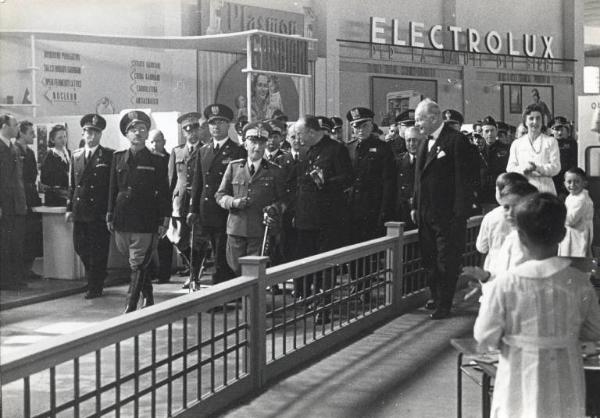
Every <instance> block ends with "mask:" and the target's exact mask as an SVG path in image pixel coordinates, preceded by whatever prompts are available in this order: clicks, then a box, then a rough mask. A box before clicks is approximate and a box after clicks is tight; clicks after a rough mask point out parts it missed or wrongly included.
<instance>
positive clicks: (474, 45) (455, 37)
mask: <svg viewBox="0 0 600 418" xmlns="http://www.w3.org/2000/svg"><path fill="white" fill-rule="evenodd" d="M386 22H387V21H386V18H385V17H371V43H375V44H391V45H398V46H410V47H415V48H426V47H431V48H434V49H437V50H452V51H457V52H470V53H484V52H485V51H483V49H485V50H487V52H489V53H490V54H494V55H498V54H503V53H506V54H508V55H511V56H525V57H535V56H536V53H537V52H538V47H539V50H540V51H541V52H542V54H541V58H554V53H553V52H552V41H553V40H554V37H553V36H545V35H540V36H538V35H535V34H528V33H526V34H523V36H522V37H521V40H520V41H518V39H517V38H514V37H513V34H512V32H507V33H506V34H504V35H501V34H500V33H498V32H497V31H495V30H491V31H489V32H487V33H486V34H485V35H483V34H481V33H479V31H477V30H476V29H472V28H462V27H459V26H447V27H443V26H442V25H433V26H431V27H430V28H429V29H426V28H425V24H424V23H421V22H412V21H411V22H409V29H408V39H406V38H404V39H403V38H402V37H401V29H400V21H399V19H392V20H391V27H390V26H389V25H387V23H386ZM443 32H447V33H451V34H452V36H451V39H452V41H451V43H452V45H451V48H446V47H445V46H444V44H443V42H442V38H443ZM461 37H462V38H463V39H465V38H466V45H465V46H464V47H463V48H462V49H461V48H460V38H461ZM426 41H428V44H429V45H428V46H426V44H425V42H426ZM463 44H464V42H463ZM502 51H506V52H502Z"/></svg>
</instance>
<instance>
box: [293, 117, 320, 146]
mask: <svg viewBox="0 0 600 418" xmlns="http://www.w3.org/2000/svg"><path fill="white" fill-rule="evenodd" d="M294 131H295V132H296V137H297V139H298V140H299V141H300V142H301V143H304V144H305V145H306V146H307V147H311V146H313V145H315V144H316V143H317V142H319V141H320V140H321V138H323V136H324V133H323V131H322V130H321V125H319V120H318V119H317V118H316V117H314V116H312V115H304V116H302V117H301V118H299V119H298V121H297V122H296V123H295V124H294Z"/></svg>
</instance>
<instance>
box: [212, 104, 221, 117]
mask: <svg viewBox="0 0 600 418" xmlns="http://www.w3.org/2000/svg"><path fill="white" fill-rule="evenodd" d="M210 111H211V112H212V114H213V115H215V116H216V115H218V114H219V106H217V105H215V106H211V107H210Z"/></svg>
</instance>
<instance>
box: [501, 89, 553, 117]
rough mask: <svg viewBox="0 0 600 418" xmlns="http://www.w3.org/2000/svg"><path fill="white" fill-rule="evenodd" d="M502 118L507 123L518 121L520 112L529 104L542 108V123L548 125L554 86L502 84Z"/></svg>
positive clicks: (551, 111) (551, 110) (551, 112)
mask: <svg viewBox="0 0 600 418" xmlns="http://www.w3.org/2000/svg"><path fill="white" fill-rule="evenodd" d="M502 100H503V104H502V109H503V120H504V121H505V122H507V123H513V124H515V123H517V124H518V123H519V121H520V120H521V114H522V113H523V111H524V110H525V108H526V107H527V106H529V105H530V104H534V103H535V104H537V105H538V106H540V107H541V108H542V116H543V118H544V125H545V126H548V124H549V123H550V121H551V120H552V118H553V116H552V115H553V114H554V87H553V86H543V85H531V84H504V85H502Z"/></svg>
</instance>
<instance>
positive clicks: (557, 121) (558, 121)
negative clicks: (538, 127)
mask: <svg viewBox="0 0 600 418" xmlns="http://www.w3.org/2000/svg"><path fill="white" fill-rule="evenodd" d="M562 126H564V127H567V128H568V127H569V121H568V120H567V118H565V117H564V116H556V117H555V118H554V119H552V120H551V121H550V127H551V128H553V129H555V128H559V127H562Z"/></svg>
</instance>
